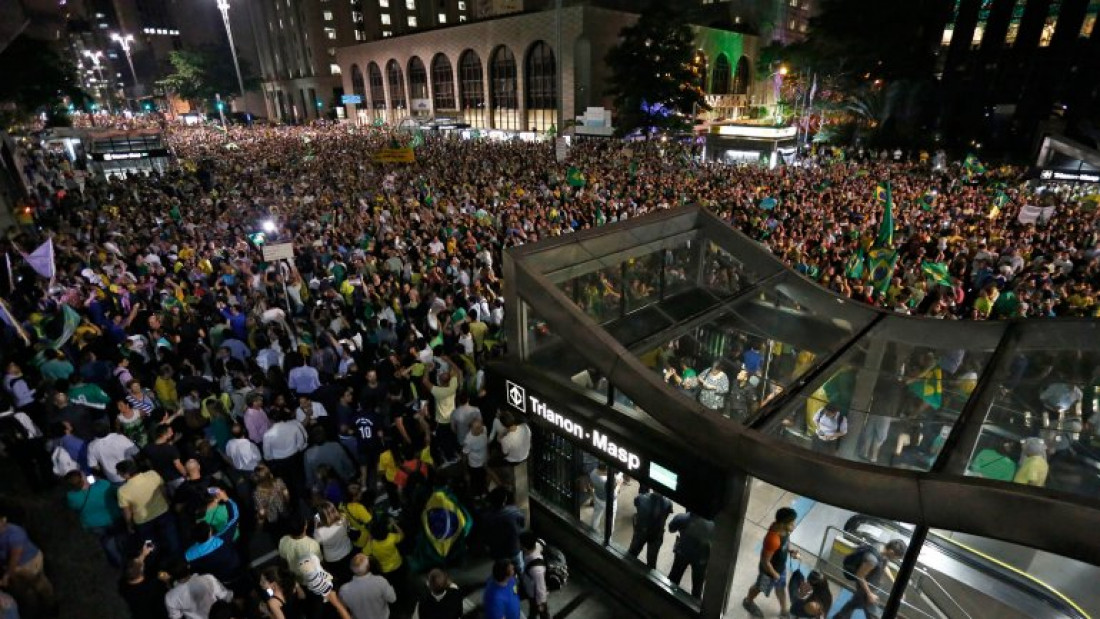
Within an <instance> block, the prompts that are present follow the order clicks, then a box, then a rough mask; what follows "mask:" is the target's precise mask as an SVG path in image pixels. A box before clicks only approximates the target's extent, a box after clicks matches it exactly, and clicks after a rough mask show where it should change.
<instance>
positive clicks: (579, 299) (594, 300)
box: [559, 264, 623, 324]
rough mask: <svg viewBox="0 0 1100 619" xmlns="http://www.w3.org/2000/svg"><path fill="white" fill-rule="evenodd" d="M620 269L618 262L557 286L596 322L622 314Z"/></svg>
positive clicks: (608, 319) (599, 322) (605, 320)
mask: <svg viewBox="0 0 1100 619" xmlns="http://www.w3.org/2000/svg"><path fill="white" fill-rule="evenodd" d="M621 275H622V271H621V268H620V266H619V265H618V264H613V265H608V266H606V267H604V268H601V269H599V270H597V271H595V272H594V273H586V274H584V275H581V276H580V277H576V278H574V279H571V280H568V281H566V282H563V283H562V284H560V285H559V286H560V287H561V289H562V290H563V291H564V292H565V294H566V295H567V296H569V297H570V298H572V299H573V302H574V303H576V304H577V306H578V307H580V308H581V310H582V311H584V313H586V314H588V315H589V316H591V317H592V320H594V321H595V322H596V324H603V323H605V322H608V321H610V320H614V319H615V318H618V317H620V316H621V315H622V310H623V308H622V302H623V294H622V293H623V287H622V277H621Z"/></svg>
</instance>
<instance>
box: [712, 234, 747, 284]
mask: <svg viewBox="0 0 1100 619" xmlns="http://www.w3.org/2000/svg"><path fill="white" fill-rule="evenodd" d="M703 260H704V262H703V286H704V287H706V288H707V290H710V291H711V292H713V293H715V294H717V295H718V296H723V297H724V296H729V295H731V294H733V293H735V292H737V291H738V290H741V288H743V287H744V285H745V281H744V278H745V272H744V265H742V264H741V262H740V261H739V260H737V259H736V258H734V257H733V254H731V253H729V252H728V251H726V250H724V249H722V248H721V247H719V246H718V245H716V244H715V243H713V242H712V243H710V245H708V246H707V253H706V256H705V257H704V259H703Z"/></svg>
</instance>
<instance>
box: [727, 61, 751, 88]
mask: <svg viewBox="0 0 1100 619" xmlns="http://www.w3.org/2000/svg"><path fill="white" fill-rule="evenodd" d="M750 86H752V74H751V73H750V65H749V59H748V58H747V57H745V56H741V58H740V59H739V60H738V61H737V73H735V74H734V75H733V93H732V94H735V95H747V94H749V87H750Z"/></svg>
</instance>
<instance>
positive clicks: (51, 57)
mask: <svg viewBox="0 0 1100 619" xmlns="http://www.w3.org/2000/svg"><path fill="white" fill-rule="evenodd" d="M0 75H2V76H4V78H3V79H0V102H2V103H7V104H10V105H11V106H13V107H14V109H15V111H16V116H21V117H25V116H27V115H30V114H34V113H36V112H39V111H41V110H42V109H44V108H54V107H62V99H63V98H64V97H69V98H70V100H72V101H73V103H74V104H75V105H78V106H80V105H83V102H84V100H85V99H86V98H87V95H86V94H85V93H84V91H83V90H81V88H80V86H79V84H78V82H77V79H76V69H75V67H74V66H73V65H72V64H71V63H69V62H67V61H66V59H65V58H64V57H63V56H61V54H59V53H58V52H57V50H56V49H54V47H53V46H52V45H50V43H49V42H48V41H43V40H40V39H34V38H31V37H29V36H27V35H26V34H24V35H21V36H20V37H19V38H17V39H16V40H15V41H13V42H12V44H11V45H9V46H8V47H7V48H6V49H5V50H4V51H3V52H2V53H0Z"/></svg>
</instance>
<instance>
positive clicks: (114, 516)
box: [65, 470, 123, 568]
mask: <svg viewBox="0 0 1100 619" xmlns="http://www.w3.org/2000/svg"><path fill="white" fill-rule="evenodd" d="M65 482H66V483H67V484H68V486H69V491H68V492H67V493H66V495H65V502H66V504H67V505H68V506H69V509H71V510H73V511H75V512H76V514H77V516H78V517H79V518H80V525H81V526H82V527H84V530H85V531H88V532H89V533H91V534H92V535H95V536H96V538H97V539H98V540H99V543H100V545H101V546H102V547H103V552H104V553H106V555H107V560H108V561H109V562H110V563H111V565H113V566H115V567H118V568H121V567H123V562H122V561H123V558H122V550H123V549H121V548H119V547H118V544H117V537H116V535H115V534H116V533H117V531H118V525H119V523H120V522H121V520H122V512H121V511H120V510H119V507H118V495H117V488H115V486H114V485H112V484H111V482H109V481H107V480H106V479H97V478H96V477H94V476H91V475H87V476H86V475H84V474H83V473H82V472H81V471H79V470H77V471H69V472H68V473H66V474H65Z"/></svg>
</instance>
